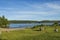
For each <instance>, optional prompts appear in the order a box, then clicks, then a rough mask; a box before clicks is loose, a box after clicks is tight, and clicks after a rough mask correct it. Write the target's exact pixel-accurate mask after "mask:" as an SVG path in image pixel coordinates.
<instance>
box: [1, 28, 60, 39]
mask: <svg viewBox="0 0 60 40" xmlns="http://www.w3.org/2000/svg"><path fill="white" fill-rule="evenodd" d="M58 29H59V32H54V31H53V30H54V27H47V29H46V30H47V32H46V31H34V30H31V29H25V30H16V31H11V32H3V33H2V35H1V39H2V40H60V27H59V28H58Z"/></svg>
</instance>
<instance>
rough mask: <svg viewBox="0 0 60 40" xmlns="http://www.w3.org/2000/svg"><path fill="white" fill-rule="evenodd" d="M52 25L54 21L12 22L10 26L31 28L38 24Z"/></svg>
mask: <svg viewBox="0 0 60 40" xmlns="http://www.w3.org/2000/svg"><path fill="white" fill-rule="evenodd" d="M41 24H43V25H52V24H53V23H11V24H10V25H9V26H10V28H27V27H28V28H30V27H33V26H36V25H41Z"/></svg>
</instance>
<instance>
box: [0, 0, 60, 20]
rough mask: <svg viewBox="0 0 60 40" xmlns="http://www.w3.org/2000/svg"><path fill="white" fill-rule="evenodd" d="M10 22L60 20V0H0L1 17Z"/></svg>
mask: <svg viewBox="0 0 60 40" xmlns="http://www.w3.org/2000/svg"><path fill="white" fill-rule="evenodd" d="M2 15H4V16H5V17H6V18H7V19H9V20H60V0H0V16H2Z"/></svg>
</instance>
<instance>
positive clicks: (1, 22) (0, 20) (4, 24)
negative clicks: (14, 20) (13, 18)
mask: <svg viewBox="0 0 60 40" xmlns="http://www.w3.org/2000/svg"><path fill="white" fill-rule="evenodd" d="M8 25H9V22H8V20H7V19H6V18H5V16H2V17H0V27H3V28H7V27H8Z"/></svg>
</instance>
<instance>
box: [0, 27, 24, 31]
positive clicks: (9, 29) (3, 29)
mask: <svg viewBox="0 0 60 40" xmlns="http://www.w3.org/2000/svg"><path fill="white" fill-rule="evenodd" d="M23 29H24V28H0V31H14V30H23Z"/></svg>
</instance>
